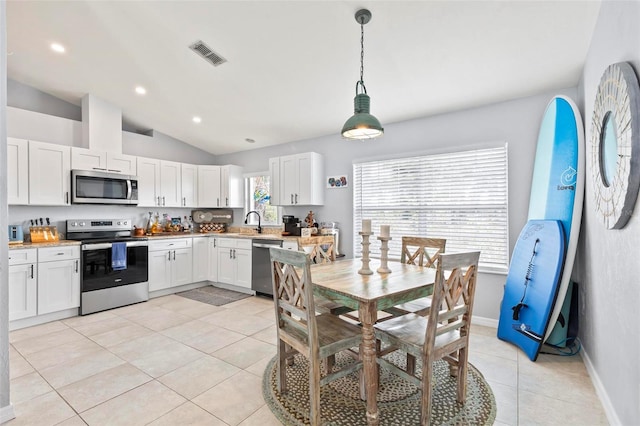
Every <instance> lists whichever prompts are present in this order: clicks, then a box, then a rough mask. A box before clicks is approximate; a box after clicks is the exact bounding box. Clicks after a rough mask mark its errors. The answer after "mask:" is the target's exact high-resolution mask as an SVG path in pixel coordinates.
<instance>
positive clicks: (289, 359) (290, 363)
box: [284, 344, 295, 366]
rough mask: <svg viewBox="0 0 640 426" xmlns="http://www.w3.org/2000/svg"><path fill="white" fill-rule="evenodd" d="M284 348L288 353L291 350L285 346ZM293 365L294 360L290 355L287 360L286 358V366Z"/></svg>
mask: <svg viewBox="0 0 640 426" xmlns="http://www.w3.org/2000/svg"><path fill="white" fill-rule="evenodd" d="M284 348H285V349H286V350H287V352H288V351H289V350H290V349H291V346H289V345H287V344H285V346H284ZM294 363H295V359H294V358H293V355H291V356H290V357H289V358H287V365H288V366H292V365H293V364H294Z"/></svg>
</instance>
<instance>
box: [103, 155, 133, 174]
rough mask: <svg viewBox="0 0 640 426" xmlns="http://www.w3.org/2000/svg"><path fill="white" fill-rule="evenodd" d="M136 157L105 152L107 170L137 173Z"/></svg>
mask: <svg viewBox="0 0 640 426" xmlns="http://www.w3.org/2000/svg"><path fill="white" fill-rule="evenodd" d="M137 161H138V157H136V156H135V155H126V154H116V153H115V152H107V171H109V172H114V173H122V174H123V175H131V176H137V175H138V167H137Z"/></svg>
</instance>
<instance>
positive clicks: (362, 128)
mask: <svg viewBox="0 0 640 426" xmlns="http://www.w3.org/2000/svg"><path fill="white" fill-rule="evenodd" d="M370 20H371V12H369V11H368V10H367V9H360V10H359V11H357V12H356V22H358V23H359V24H360V80H358V82H356V97H355V98H354V99H353V110H354V111H353V112H354V114H353V116H352V117H351V118H349V119H348V120H347V122H346V123H344V126H342V132H341V133H342V137H344V138H346V139H374V138H377V137H379V136H382V134H383V133H384V129H383V128H382V125H381V124H380V122H379V121H378V119H377V118H375V117H374V116H373V115H371V114H370V113H369V105H370V104H371V100H370V99H369V95H367V88H366V87H365V86H364V77H363V74H364V24H366V23H367V22H369V21H370Z"/></svg>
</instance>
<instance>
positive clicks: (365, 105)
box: [342, 93, 384, 139]
mask: <svg viewBox="0 0 640 426" xmlns="http://www.w3.org/2000/svg"><path fill="white" fill-rule="evenodd" d="M370 103H371V101H370V99H369V95H367V94H366V93H358V94H356V97H355V98H354V99H353V109H354V114H353V115H352V116H351V118H349V119H348V120H347V122H346V123H344V126H342V136H343V137H344V138H347V139H373V138H377V137H378V136H382V134H383V133H384V129H383V128H382V125H381V124H380V121H378V119H377V118H376V117H374V116H373V115H371V114H369V105H370Z"/></svg>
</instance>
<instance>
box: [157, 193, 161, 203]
mask: <svg viewBox="0 0 640 426" xmlns="http://www.w3.org/2000/svg"><path fill="white" fill-rule="evenodd" d="M157 198H158V202H157V203H158V205H160V196H159V195H158V197H157Z"/></svg>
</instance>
